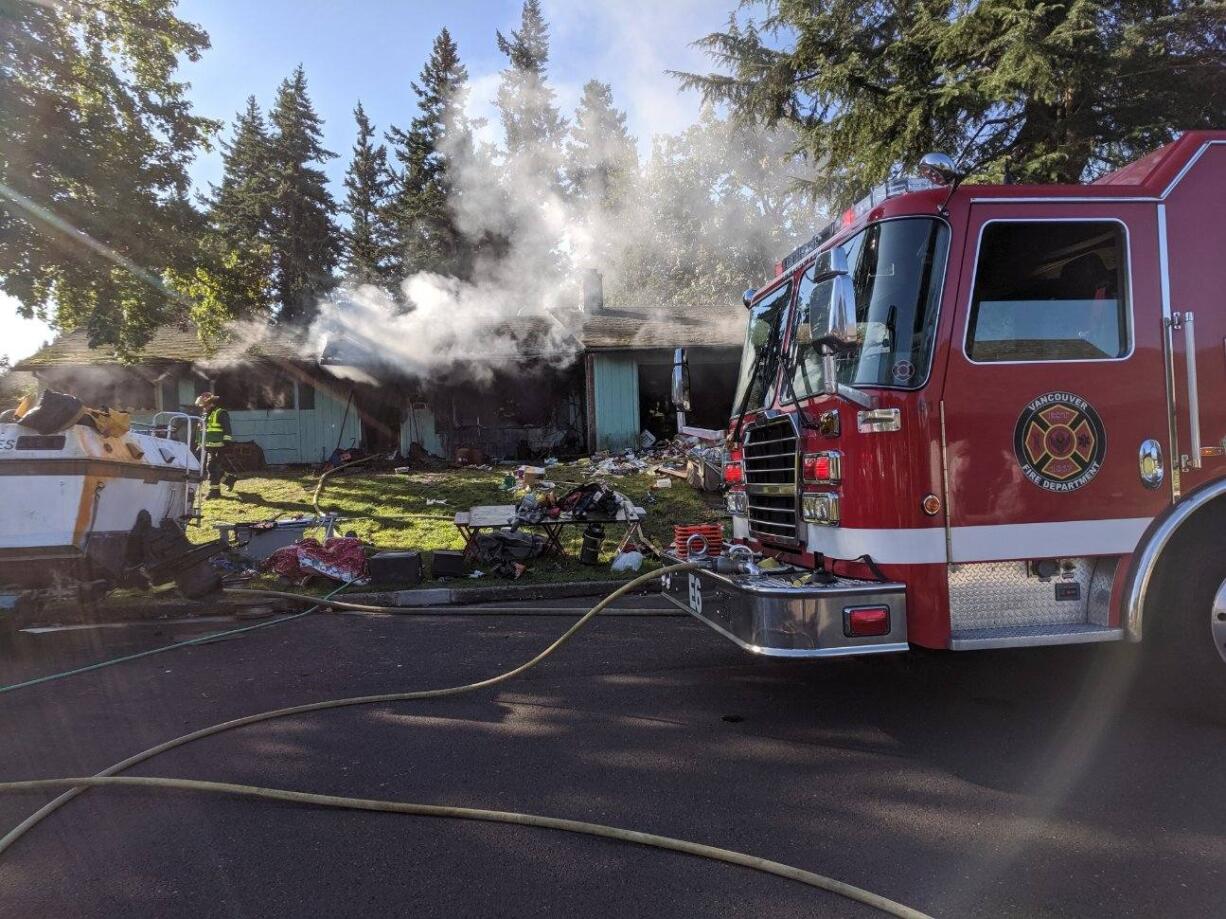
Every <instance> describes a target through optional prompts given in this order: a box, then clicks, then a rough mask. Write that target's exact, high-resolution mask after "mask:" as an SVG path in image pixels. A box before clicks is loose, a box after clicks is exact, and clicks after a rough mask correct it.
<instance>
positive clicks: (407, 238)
mask: <svg viewBox="0 0 1226 919" xmlns="http://www.w3.org/2000/svg"><path fill="white" fill-rule="evenodd" d="M411 85H412V88H413V93H414V95H416V96H417V105H418V114H417V116H416V117H415V118H414V119H413V120H412V122H411V123H410V124H409V127H408V129H407V130H402V129H400V128H397V127H392V128H391V129H390V130H389V131H388V133H387V139H388V141H389V142H390V143H391V144H392V152H393V154H394V156H395V158H396V160H397V162H398V163H399V164H400V173H399V175H398V176H397V181H396V185H395V191H394V194H393V197H392V200H391V202H390V204H389V206H388V217H389V223H390V225H391V236H392V244H393V250H394V254H393V258H392V266H391V267H392V270H393V272H395V273H396V275H397V276H399V277H404V276H407V275H409V274H412V273H413V272H416V271H435V272H438V273H441V274H449V275H453V276H456V277H466V276H467V274H468V272H469V270H470V267H471V255H472V252H471V248H470V246H469V245H468V243H467V241H466V239H465V237H464V234H463V233H462V232H461V231H460V228H459V227H458V225H457V219H456V208H457V205H458V204H459V202H458V200H457V198H458V196H459V195H460V194H462V191H461V190H460V189H459V188H458V187H457V181H456V179H457V175H458V174H459V173H460V172H461V171H463V170H464V169H466V168H471V163H472V157H473V125H472V123H471V122H470V120H469V119H468V116H467V115H466V114H465V105H466V102H467V99H468V91H469V89H468V69H467V68H466V67H465V66H464V65H463V63H461V61H460V51H459V47H458V46H457V45H456V43H455V41H454V40H453V39H452V37H451V33H450V32H448V31H447V29H443V30H442V31H441V32H440V33H439V34H438V37H436V38H435V39H434V45H433V47H432V48H431V50H430V57H429V59H428V60H427V61H426V64H425V66H424V67H422V71H421V76H420V77H419V78H418V81H417V82H414V83H412V84H411Z"/></svg>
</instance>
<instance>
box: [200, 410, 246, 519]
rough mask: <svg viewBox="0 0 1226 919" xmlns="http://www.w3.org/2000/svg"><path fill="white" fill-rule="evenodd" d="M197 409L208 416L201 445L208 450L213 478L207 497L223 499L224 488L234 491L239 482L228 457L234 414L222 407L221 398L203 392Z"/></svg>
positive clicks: (207, 461) (207, 467)
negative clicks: (231, 417)
mask: <svg viewBox="0 0 1226 919" xmlns="http://www.w3.org/2000/svg"><path fill="white" fill-rule="evenodd" d="M196 408H198V409H200V411H201V413H202V414H203V415H204V430H203V433H202V436H201V445H202V446H203V447H204V468H205V472H206V474H207V475H208V478H209V492H208V495H207V497H209V498H220V497H221V485H222V483H223V482H224V483H225V486H226V488H229V489H231V490H233V488H234V486H235V484H236V483H237V482H238V476H236V475H235V474H234V471H233V467H232V466H231V464H230V462H229V458H228V457H227V456H226V450H227V448H228V447H229V446H230V441H231V440H232V438H231V436H230V413H229V412H227V411H226V410H225V409H224V408H222V407H221V399H219V398H218V397H217V396H215V395H214V394H213V393H211V392H206V393H201V394H200V396H199V397H198V398H197V399H196Z"/></svg>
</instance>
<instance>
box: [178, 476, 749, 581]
mask: <svg viewBox="0 0 1226 919" xmlns="http://www.w3.org/2000/svg"><path fill="white" fill-rule="evenodd" d="M509 471H510V467H497V468H496V469H494V470H492V471H484V470H480V469H441V470H431V471H426V470H423V471H420V472H414V473H412V474H410V475H396V474H385V473H371V472H364V471H363V470H362V469H361V467H358V468H356V469H354V470H351V471H349V470H347V471H343V472H339V473H337V474H336V475H333V476H331V477H329V479H328V481H327V483H326V485H325V488H324V493H323V496H322V497H321V499H320V506H321V508H322V509H323V510H325V511H335V512H336V513H338V514H340V515H341V517H342V518H344V520H343V522H342V523H340V524H339V525H338V529H337V532H338V533H347V532H350V531H352V532H353V533H355V534H356V535H357V536H358V537H359V538H361V539H363V540H364V541H366V542H369V543H371V544H373V545H375V546H378V547H379V548H381V549H417V550H420V551H422V552H425V553H430V552H433V551H436V550H441V549H462V548H463V547H464V544H463V540H462V538H461V537H460V533H459V531H458V530H457V529H456V528H455V523H454V516H455V513H456V511H458V510H467V509H468V508H469V507H472V506H475V505H479V504H514V503H515V501H516V500H517V499H518V496H517V495H516V494H513V493H508V492H505V491H502V488H501V486H502V482H503V479H504V477H505V476H506V475H507V473H508V472H509ZM656 478H657V477H656V476H654V475H649V474H637V475H628V476H613V477H609V478H608V479H606V480H605V481H607V482H608V483H609V484H610V485H611V486H612V487H613V488H615V489H617V490H618V491H620V492H622V493H623V494H625V495H626V496H627V497H629V498H631V499H632V500H633V501H634V503H635V504H637V505H639V506H640V507H643V508H645V509H646V511H647V519H646V521H645V522H644V524H643V530H644V532H646V534H647V535H648V537H650V538H651V539H652V540H653V541H654V542H655V543H656V545H658V546H660V547H661V548H664V547H665V546H667V545H668V543H669V542H671V541H672V527H673V524H675V523H707V522H711V521H717V520H721V519H724V518H725V516H726V515H725V513H724V509H723V501H722V499H721V498H720V496H718V495H712V494H708V493H703V492H700V491H697V490H695V489H693V488H691V487H690V486H689V485H687V484H686V483H685V482H684V481H681V480H679V479H672V480H671V481H672V487H671V488H664V489H660V490H658V491H653V490H652V489H651V485H652V483H653V482H654V481H655V480H656ZM550 479H551V480H552V481H554V482H556V483H557V492H558V494H559V495H561V494H563V493H565V492H566V491H567V490H569V488H570V487H572V486H573V485H578V484H581V483H582V482H584V481H585V479H584V476H583V469H582V468H581V467H578V466H571V465H560V466H555V467H553V468H551V470H550ZM317 481H318V476H317V475H316V474H314V473H310V472H305V471H297V470H294V471H285V472H268V473H264V474H262V475H260V476H258V477H252V478H246V479H243V480H242V481H240V482H239V483H238V485H237V486H236V488H235V490H234V491H233V492H225V493H224V496H223V497H222V498H220V499H217V498H215V499H212V500H209V501H205V502H204V522H203V526H200V527H194V528H191V529H190V530H189V535H190V536H191V538H192V539H193V540H195V541H197V542H205V541H207V540H210V539H214V538H216V534H217V531H216V530H215V529H214V525H215V524H218V523H251V522H256V521H260V520H270V519H274V518H277V517H292V516H296V515H298V514H307V515H310V514H313V513H314V511H313V510H312V508H311V494H312V492H313V491H314V490H315V483H316V482H317ZM564 483H566V484H564ZM429 499H434V500H438V499H443V500H445V501H447V504H445V505H429V504H427V503H426V502H427V500H429ZM605 529H606V532H607V534H608V538H606V540H605V543H604V551H603V552H602V553H601V564H600V565H597V566H587V565H580V564H579V561H578V554H579V546H580V542H581V534H582V530H583V527H582V526H575V527H567V528H566V531H567V539H566V543H565V544H566V552H567V557H566V558H557V557H553V556H544V557H542V558H538V559H534V560H533V561H532V562H531V563H530V571H529V572H528V573H527V574H525V575H524V577H523V578H522V579H521V580H522V581H524V582H540V581H571V580H589V579H591V580H604V579H610V580H616V579H628V578H627V576H625V575H617V574H614V573H613V572H612V571H610V570H609V563H610V562H611V561H612V558H613V553H614V550H615V549H616V548H617V542H618V541H619V540H620V538H621V535H622V532H623V531H622V529H621V528H620V527H614V526H607V525H606V527H605ZM308 535H314V536H320V535H322V531H319V532H315V533H310V532H309V533H308ZM657 565H658V563H655V562H653V561H652V560H650V559H649V560H648V565H647V566H646V568H650V567H656V566H657ZM427 570H429V569H428V568H427ZM645 570H646V569H645ZM427 583H429V582H427ZM485 583H497V581H496V580H494V579H493V578H492V577H490V576H487V577H486V578H482V579H481V580H479V581H474V582H473V584H474V585H476V584H485Z"/></svg>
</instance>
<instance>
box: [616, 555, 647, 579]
mask: <svg viewBox="0 0 1226 919" xmlns="http://www.w3.org/2000/svg"><path fill="white" fill-rule="evenodd" d="M642 567H643V553H642V552H637V551H631V552H619V553H617V556H616V557H615V558H614V559H613V564H612V566H611V568H612V570H613V571H616V572H618V573H619V574H620V573H623V572H632V571H638V570H639V569H640V568H642Z"/></svg>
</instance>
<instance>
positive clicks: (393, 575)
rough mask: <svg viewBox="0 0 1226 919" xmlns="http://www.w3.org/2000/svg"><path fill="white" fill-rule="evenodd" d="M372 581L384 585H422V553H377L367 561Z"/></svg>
mask: <svg viewBox="0 0 1226 919" xmlns="http://www.w3.org/2000/svg"><path fill="white" fill-rule="evenodd" d="M366 566H367V570H368V571H369V572H370V579H371V580H372V581H377V582H379V583H384V584H420V583H421V580H422V565H421V553H420V552H408V551H406V552H376V553H375V554H374V555H372V556H370V558H368V559H367V560H366Z"/></svg>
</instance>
